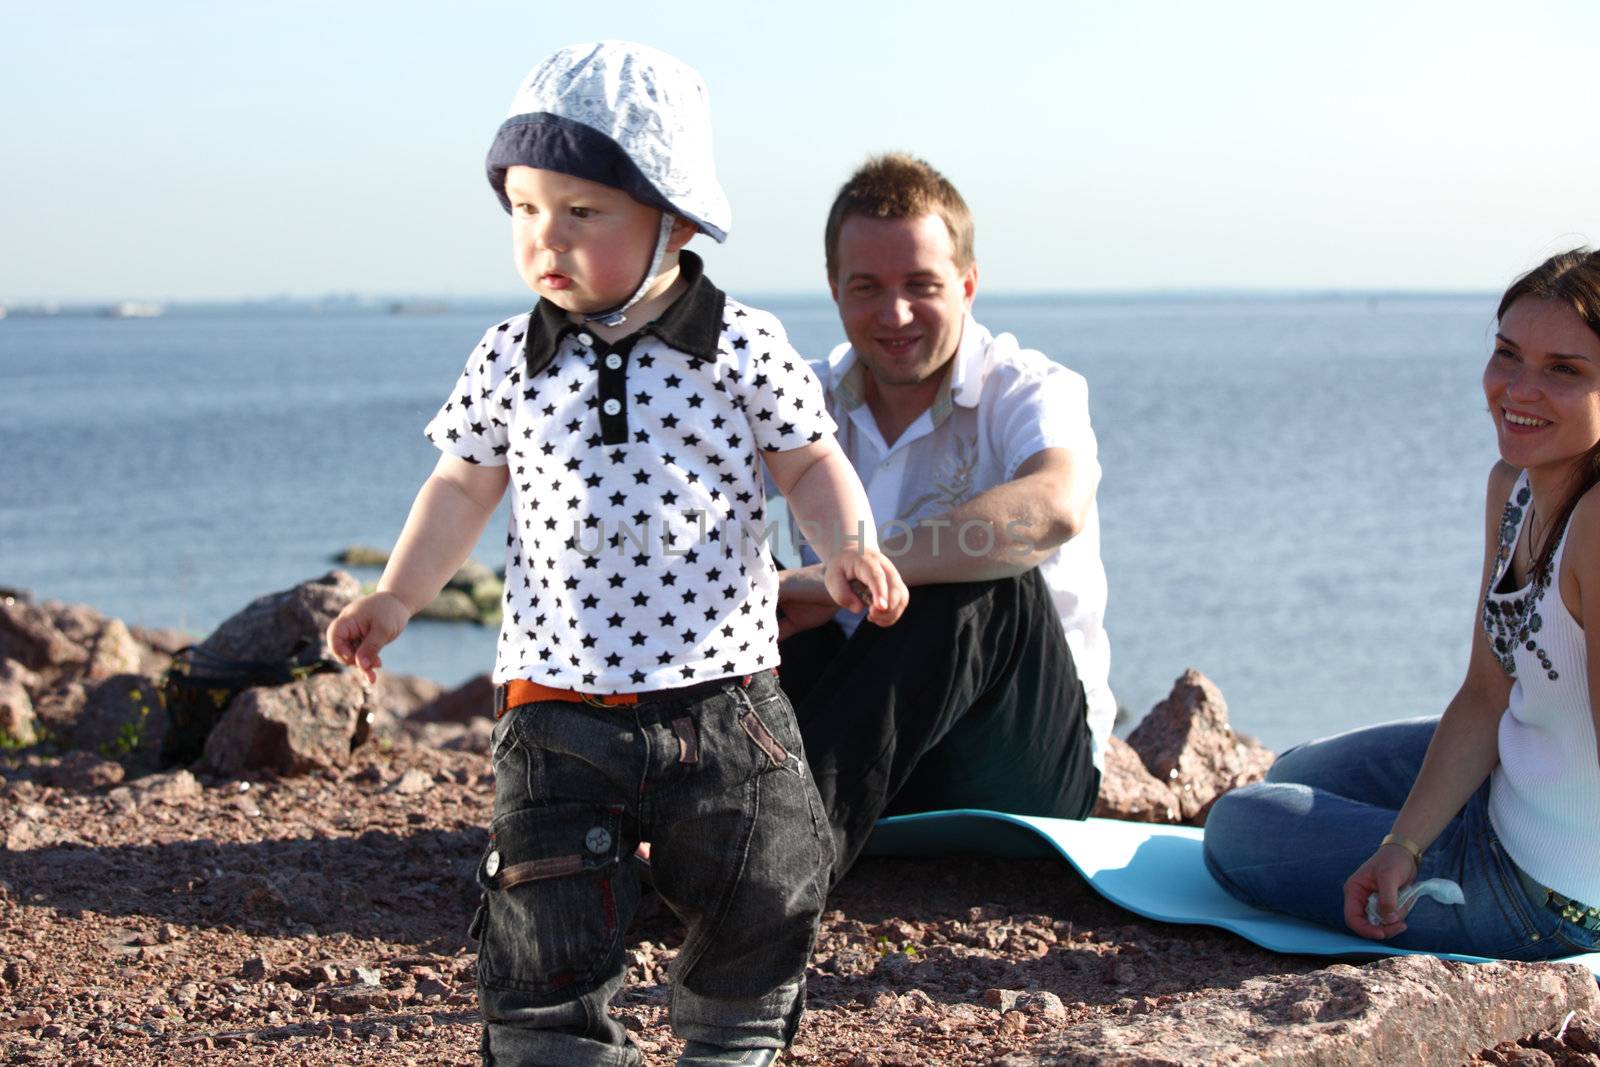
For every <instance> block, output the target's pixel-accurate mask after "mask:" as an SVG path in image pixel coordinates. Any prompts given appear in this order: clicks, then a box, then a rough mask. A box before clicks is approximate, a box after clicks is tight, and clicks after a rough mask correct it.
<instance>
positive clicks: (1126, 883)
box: [867, 810, 1600, 976]
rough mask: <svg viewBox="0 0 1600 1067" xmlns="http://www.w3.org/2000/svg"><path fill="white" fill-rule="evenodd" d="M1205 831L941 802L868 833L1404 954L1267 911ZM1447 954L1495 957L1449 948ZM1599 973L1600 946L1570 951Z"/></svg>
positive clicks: (921, 851)
mask: <svg viewBox="0 0 1600 1067" xmlns="http://www.w3.org/2000/svg"><path fill="white" fill-rule="evenodd" d="M1200 838H1201V831H1200V829H1199V828H1198V827H1193V826H1161V825H1156V824H1152V823H1138V822H1122V821H1120V820H1116V819H1085V820H1083V821H1082V822H1078V821H1075V820H1072V819H1048V818H1043V817H1040V816H1032V815H1007V814H1005V813H1003V812H996V811H976V810H963V811H933V812H925V813H922V814H918V815H896V816H893V817H891V818H888V819H884V820H883V821H881V822H879V823H878V826H877V828H876V829H875V830H874V831H873V834H872V838H871V840H870V841H868V843H867V853H868V854H869V855H876V856H939V855H950V854H952V853H966V854H969V855H970V854H978V855H985V856H1001V857H1007V858H1012V859H1048V858H1052V857H1056V856H1059V857H1061V858H1062V859H1065V860H1066V861H1067V862H1068V863H1070V864H1072V866H1073V867H1075V868H1076V869H1077V871H1078V873H1079V874H1081V875H1083V877H1084V879H1085V880H1086V881H1088V883H1089V884H1090V885H1091V886H1093V887H1094V889H1095V891H1096V892H1098V893H1099V894H1100V895H1101V896H1103V897H1105V898H1106V899H1107V900H1109V901H1111V902H1112V903H1113V904H1116V905H1118V906H1119V907H1123V908H1126V909H1128V910H1129V911H1131V912H1135V913H1136V914H1139V915H1142V916H1144V917H1145V918H1147V919H1158V920H1160V921H1162V922H1170V923H1189V924H1197V925H1204V926H1219V927H1221V928H1222V929H1224V930H1231V931H1232V932H1234V933H1236V934H1238V935H1239V936H1240V937H1243V938H1245V939H1246V940H1248V941H1253V942H1255V943H1256V944H1258V945H1260V946H1261V947H1262V948H1265V949H1270V950H1271V951H1273V952H1283V953H1289V954H1294V955H1305V956H1348V957H1368V958H1370V957H1374V956H1404V955H1414V954H1416V952H1415V950H1411V949H1402V948H1389V947H1386V946H1384V945H1383V944H1382V943H1381V942H1377V941H1369V940H1367V939H1366V938H1364V937H1357V936H1356V935H1355V934H1351V933H1344V932H1340V931H1337V930H1330V929H1328V928H1326V927H1323V926H1317V925H1316V924H1314V923H1309V922H1306V921H1305V920H1303V919H1296V918H1293V917H1291V916H1288V915H1279V914H1276V913H1274V912H1268V911H1261V910H1259V909H1257V908H1252V907H1251V906H1250V905H1248V904H1244V903H1241V902H1240V901H1237V900H1235V899H1234V898H1233V897H1231V896H1229V895H1228V894H1227V893H1225V892H1223V890H1222V887H1221V886H1219V885H1217V883H1216V882H1215V881H1214V880H1213V879H1212V877H1211V875H1210V873H1208V872H1207V871H1206V868H1205V862H1204V860H1202V858H1201V854H1200ZM1427 955H1434V956H1438V957H1439V958H1441V959H1448V960H1465V961H1467V962H1469V963H1486V962H1488V961H1487V960H1486V959H1485V958H1484V957H1482V956H1463V955H1457V954H1454V953H1449V952H1434V953H1427ZM1561 962H1563V963H1576V964H1579V965H1581V966H1584V967H1587V968H1589V970H1591V971H1593V972H1594V973H1595V975H1596V976H1600V952H1590V953H1585V954H1583V955H1577V956H1567V957H1565V958H1564V959H1563V960H1562V961H1561Z"/></svg>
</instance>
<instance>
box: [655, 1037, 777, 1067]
mask: <svg viewBox="0 0 1600 1067" xmlns="http://www.w3.org/2000/svg"><path fill="white" fill-rule="evenodd" d="M782 1051H783V1050H782V1049H776V1048H723V1047H722V1046H721V1045H708V1044H706V1043H705V1042H704V1041H690V1042H689V1043H688V1044H686V1045H684V1046H683V1055H682V1056H679V1057H678V1067H768V1065H769V1064H772V1063H776V1062H777V1061H778V1053H779V1052H782Z"/></svg>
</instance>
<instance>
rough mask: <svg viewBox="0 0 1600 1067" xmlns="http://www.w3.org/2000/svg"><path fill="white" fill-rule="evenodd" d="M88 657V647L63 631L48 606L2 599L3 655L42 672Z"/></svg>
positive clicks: (0, 642) (0, 655) (0, 641)
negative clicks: (79, 643)
mask: <svg viewBox="0 0 1600 1067" xmlns="http://www.w3.org/2000/svg"><path fill="white" fill-rule="evenodd" d="M87 658H88V653H87V651H86V650H85V649H84V648H82V647H81V646H80V645H78V644H77V643H75V642H74V641H73V640H72V639H71V638H69V637H68V636H67V635H66V634H64V633H62V632H61V630H60V628H59V627H57V626H56V624H55V621H54V620H53V619H51V617H50V614H49V613H48V612H46V611H45V609H44V608H42V607H40V606H38V605H36V604H29V603H26V602H24V601H21V600H13V601H10V602H7V601H6V600H4V599H0V659H10V660H15V661H17V662H18V663H20V664H22V665H23V666H24V667H27V668H28V669H29V670H31V671H38V672H41V673H42V672H45V671H49V670H51V669H59V668H61V667H63V666H65V665H68V664H79V663H82V662H83V661H84V660H86V659H87Z"/></svg>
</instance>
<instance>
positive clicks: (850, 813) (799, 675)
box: [779, 568, 1100, 882]
mask: <svg viewBox="0 0 1600 1067" xmlns="http://www.w3.org/2000/svg"><path fill="white" fill-rule="evenodd" d="M779 652H780V653H781V654H782V656H783V688H784V691H785V692H787V693H788V694H789V698H790V699H791V700H793V701H794V706H795V712H796V715H797V716H798V718H799V720H800V732H801V733H802V734H803V735H804V737H805V743H806V757H807V758H808V759H809V760H810V762H811V769H812V772H813V773H814V774H815V776H816V779H817V788H818V789H819V790H821V793H822V799H823V804H824V806H825V807H826V809H827V812H828V818H829V820H830V822H831V823H832V826H833V832H834V838H835V847H836V859H835V860H834V872H833V880H834V881H835V882H837V881H838V880H839V879H840V878H842V877H843V876H844V874H845V872H846V871H848V870H849V869H850V866H851V864H853V863H855V861H856V858H857V857H858V856H859V855H860V854H861V850H862V848H863V847H864V846H865V845H866V843H867V838H868V837H870V836H871V834H872V827H873V824H874V823H876V822H877V821H878V819H879V818H881V817H883V816H885V815H897V814H902V813H906V812H914V811H940V810H946V809H951V808H982V809H987V810H991V811H1005V812H1012V813H1014V814H1018V815H1048V816H1054V817H1057V818H1064V819H1082V818H1085V817H1087V816H1088V815H1089V813H1090V812H1091V811H1093V810H1094V802H1095V798H1096V796H1097V795H1098V794H1099V791H1100V772H1099V771H1098V770H1097V769H1096V768H1095V766H1094V743H1093V738H1092V735H1091V734H1090V731H1089V723H1088V707H1087V703H1086V701H1085V699H1084V693H1083V684H1082V683H1081V682H1080V681H1079V680H1078V671H1077V668H1076V667H1075V666H1074V665H1073V662H1072V651H1071V649H1070V648H1068V646H1067V641H1066V637H1065V636H1064V635H1063V634H1062V632H1061V619H1060V616H1058V615H1057V613H1056V608H1055V604H1054V602H1053V601H1052V599H1051V597H1050V589H1049V587H1048V586H1047V585H1046V584H1045V581H1044V578H1043V577H1042V576H1041V575H1040V574H1039V570H1038V568H1034V569H1032V570H1030V571H1028V572H1026V573H1024V574H1022V575H1019V576H1018V577H1015V578H1004V579H999V580H996V581H987V582H961V583H951V584H947V585H920V586H917V587H916V588H914V589H912V590H911V603H910V605H909V606H908V607H907V608H906V611H905V614H904V615H902V616H901V617H900V621H899V622H897V623H895V624H894V625H893V626H889V627H878V626H874V625H873V624H872V623H870V622H862V623H861V625H860V627H858V628H857V630H856V632H855V634H854V635H852V636H851V637H849V638H848V639H847V638H846V637H845V634H844V631H843V630H842V629H840V628H839V626H838V624H837V623H835V622H833V621H832V620H829V621H828V622H827V623H824V624H823V625H822V626H819V627H816V628H815V629H811V630H804V631H802V632H800V633H797V634H795V635H793V636H792V637H790V638H789V639H788V640H787V641H785V642H783V644H782V645H781V646H779Z"/></svg>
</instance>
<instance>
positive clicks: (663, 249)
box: [583, 211, 676, 326]
mask: <svg viewBox="0 0 1600 1067" xmlns="http://www.w3.org/2000/svg"><path fill="white" fill-rule="evenodd" d="M675 221H676V219H675V218H674V217H673V216H672V215H671V214H669V213H667V212H665V211H663V212H662V213H661V230H660V232H659V233H658V234H656V250H655V253H654V254H653V255H651V257H650V266H648V267H646V268H645V272H644V281H642V282H640V283H639V288H637V289H635V290H634V291H633V295H632V296H630V297H628V299H627V300H625V301H623V302H622V303H620V304H618V305H617V306H616V307H614V308H612V309H611V310H610V311H596V312H594V313H592V314H589V315H585V316H584V317H583V321H584V322H598V323H599V324H600V325H602V326H621V325H622V324H623V323H625V322H627V321H628V316H627V315H626V314H624V312H626V311H627V310H628V309H629V308H631V307H633V305H635V304H637V303H638V302H639V300H640V298H642V297H643V296H644V293H645V290H646V289H648V288H650V283H651V282H653V281H655V280H656V275H657V274H660V273H661V263H662V261H663V260H664V259H666V258H667V239H668V238H670V237H671V236H672V224H673V223H674V222H675Z"/></svg>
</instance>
